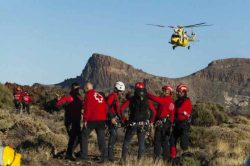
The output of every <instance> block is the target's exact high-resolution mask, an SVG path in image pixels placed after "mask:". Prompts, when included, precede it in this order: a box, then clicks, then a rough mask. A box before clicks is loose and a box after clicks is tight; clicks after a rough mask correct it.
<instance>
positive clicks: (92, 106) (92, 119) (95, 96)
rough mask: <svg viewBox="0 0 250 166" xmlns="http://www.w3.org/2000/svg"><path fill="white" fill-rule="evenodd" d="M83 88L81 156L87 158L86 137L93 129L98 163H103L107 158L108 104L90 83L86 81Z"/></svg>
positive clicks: (87, 137)
mask: <svg viewBox="0 0 250 166" xmlns="http://www.w3.org/2000/svg"><path fill="white" fill-rule="evenodd" d="M84 89H85V92H86V94H85V98H84V104H83V109H84V112H83V130H82V150H81V157H82V159H83V160H87V159H88V139H89V135H90V133H91V132H92V131H93V130H95V131H96V134H97V140H98V145H99V149H100V151H101V160H100V163H103V162H105V161H106V160H107V152H106V143H105V124H106V120H107V113H108V106H107V103H106V101H105V99H104V98H103V96H102V95H101V94H99V93H98V92H97V91H95V90H94V89H93V85H92V84H91V83H87V84H86V85H85V87H84Z"/></svg>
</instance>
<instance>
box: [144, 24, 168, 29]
mask: <svg viewBox="0 0 250 166" xmlns="http://www.w3.org/2000/svg"><path fill="white" fill-rule="evenodd" d="M146 25H151V26H156V27H160V28H166V26H165V25H158V24H146Z"/></svg>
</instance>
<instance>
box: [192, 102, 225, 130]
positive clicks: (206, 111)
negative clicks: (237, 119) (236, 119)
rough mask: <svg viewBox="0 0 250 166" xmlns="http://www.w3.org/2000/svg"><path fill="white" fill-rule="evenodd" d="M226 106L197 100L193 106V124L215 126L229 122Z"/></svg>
mask: <svg viewBox="0 0 250 166" xmlns="http://www.w3.org/2000/svg"><path fill="white" fill-rule="evenodd" d="M228 119H229V118H228V115H227V113H226V112H225V111H224V107H223V106H221V105H219V104H214V103H205V102H197V103H196V104H195V105H194V106H193V114H192V124H193V125H197V126H205V127H208V126H214V125H220V124H223V123H227V122H228Z"/></svg>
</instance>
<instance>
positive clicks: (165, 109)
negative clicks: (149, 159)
mask: <svg viewBox="0 0 250 166" xmlns="http://www.w3.org/2000/svg"><path fill="white" fill-rule="evenodd" d="M172 93H173V88H172V87H171V86H169V85H166V86H163V87H162V96H159V97H158V96H154V95H152V94H149V93H148V98H149V99H151V100H153V101H154V102H156V103H158V104H159V105H158V109H157V113H156V118H155V120H156V122H155V136H154V154H155V158H154V161H155V162H157V161H159V159H160V156H161V154H162V157H163V160H164V161H167V160H169V158H170V146H169V138H170V134H171V127H172V124H173V122H174V111H175V106H174V101H173V99H172V98H171V95H172Z"/></svg>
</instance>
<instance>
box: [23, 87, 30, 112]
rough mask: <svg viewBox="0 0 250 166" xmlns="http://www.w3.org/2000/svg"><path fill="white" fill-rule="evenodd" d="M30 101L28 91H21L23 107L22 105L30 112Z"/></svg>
mask: <svg viewBox="0 0 250 166" xmlns="http://www.w3.org/2000/svg"><path fill="white" fill-rule="evenodd" d="M31 102H32V98H31V96H30V95H29V93H28V92H24V93H23V107H24V110H25V111H26V112H27V113H28V114H30V103H31Z"/></svg>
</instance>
